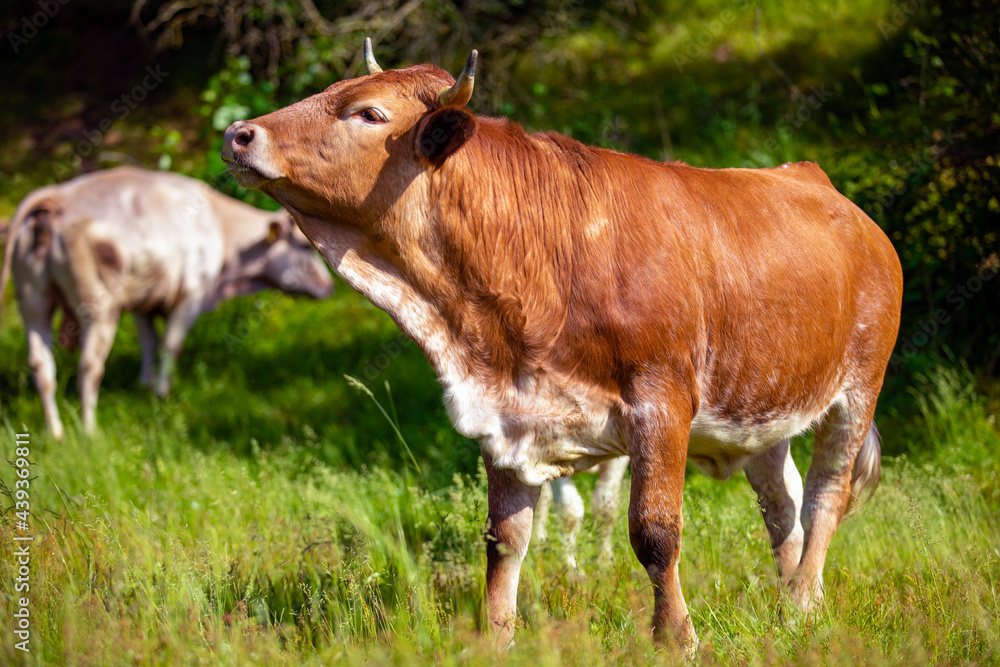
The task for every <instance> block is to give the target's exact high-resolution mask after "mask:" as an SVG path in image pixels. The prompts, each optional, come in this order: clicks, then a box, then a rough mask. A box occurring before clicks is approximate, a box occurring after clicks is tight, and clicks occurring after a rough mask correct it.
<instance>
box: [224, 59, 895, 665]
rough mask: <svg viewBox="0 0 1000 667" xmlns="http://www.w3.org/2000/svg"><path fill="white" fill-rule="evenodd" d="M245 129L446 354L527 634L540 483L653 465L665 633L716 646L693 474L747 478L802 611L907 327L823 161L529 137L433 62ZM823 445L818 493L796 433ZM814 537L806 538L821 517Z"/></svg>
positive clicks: (510, 621)
mask: <svg viewBox="0 0 1000 667" xmlns="http://www.w3.org/2000/svg"><path fill="white" fill-rule="evenodd" d="M366 55H367V56H368V57H367V58H366V60H367V61H368V63H369V69H370V74H369V75H367V76H362V77H359V78H356V79H350V80H346V81H341V82H340V83H337V84H334V85H333V86H331V87H329V88H328V89H326V90H325V91H324V92H322V93H320V94H318V95H314V96H312V97H310V98H308V99H305V100H303V101H301V102H299V103H297V104H294V105H292V106H290V107H287V108H285V109H281V110H278V111H275V112H273V113H270V114H268V115H266V116H262V117H260V118H257V119H255V120H253V121H239V122H236V123H234V124H233V125H231V126H230V127H229V129H228V130H227V131H226V137H225V141H224V143H223V149H222V156H223V159H224V160H225V161H226V162H227V163H228V165H229V169H230V171H231V172H232V173H233V175H234V176H235V177H236V179H237V180H238V181H239V182H241V183H243V184H244V185H246V186H249V187H255V188H259V189H261V190H263V191H264V192H266V193H267V194H269V195H271V196H272V197H274V198H275V199H277V200H278V201H279V202H280V203H281V204H282V205H284V206H285V207H286V208H287V209H288V210H289V211H291V212H292V214H293V215H294V216H295V219H296V221H297V222H298V223H299V225H300V226H301V227H302V230H303V231H304V232H305V233H306V236H308V237H309V238H310V239H312V241H313V243H314V244H315V245H316V247H317V248H318V249H319V251H320V252H321V253H322V254H323V255H324V256H325V257H326V258H327V260H328V261H329V262H330V264H331V265H332V266H333V267H334V269H335V270H336V272H337V273H338V274H339V275H340V276H341V277H343V278H344V280H346V281H347V282H348V283H349V284H350V285H351V286H353V287H354V288H355V289H357V290H358V291H360V292H362V293H363V294H364V295H365V296H367V297H368V298H369V299H370V300H371V301H372V302H373V303H374V304H375V305H377V306H379V307H380V308H382V309H384V310H385V311H387V312H388V313H389V314H390V315H391V316H392V317H393V319H394V320H395V321H396V323H397V324H398V325H399V327H400V328H401V329H402V330H403V331H404V332H405V333H406V334H407V335H408V336H410V337H411V338H412V339H413V340H414V341H415V342H416V344H417V345H419V346H420V348H421V349H422V350H423V352H424V353H425V354H426V355H427V357H428V358H429V359H430V361H431V363H432V364H433V366H434V368H435V369H436V371H437V373H438V376H439V378H440V381H441V383H442V384H443V385H444V388H445V400H446V403H447V406H448V409H449V413H450V416H451V419H452V421H453V423H454V425H455V428H456V429H457V430H458V431H459V432H461V433H462V434H464V435H466V436H468V437H470V438H478V439H479V442H480V448H481V451H482V455H483V459H484V461H485V464H486V472H487V477H488V483H489V510H488V519H487V575H486V579H487V596H488V608H489V615H490V620H491V623H492V627H493V630H494V632H496V633H497V635H498V641H499V642H500V643H506V642H507V641H508V640H509V639H510V638H511V636H512V633H513V626H514V620H515V617H516V605H515V602H516V594H517V582H518V574H519V571H520V567H521V561H522V559H523V557H524V554H525V551H526V549H527V544H528V540H529V537H530V533H531V523H532V512H533V510H534V507H535V503H536V500H537V498H538V493H539V488H540V486H541V485H542V484H543V483H544V482H546V481H548V480H551V479H554V478H556V477H559V476H562V475H568V474H572V473H574V472H576V471H579V470H582V469H585V468H588V467H589V466H592V465H594V464H595V463H597V462H600V461H603V460H606V459H609V458H611V457H614V456H618V455H621V454H627V455H628V456H629V457H630V459H631V464H632V490H631V502H630V507H629V532H630V536H631V542H632V547H633V549H634V550H635V554H636V556H637V557H638V559H639V562H641V563H642V565H643V566H645V568H646V570H647V572H648V573H649V577H650V579H651V580H652V583H653V590H654V597H655V606H654V609H653V619H652V625H653V631H654V635H657V636H661V635H665V636H668V637H669V636H673V637H675V638H676V640H677V642H678V643H679V644H680V645H681V646H682V647H684V648H686V649H687V650H692V649H693V647H694V646H695V645H696V642H697V638H696V636H695V632H694V629H693V627H692V625H691V621H690V618H689V616H688V612H687V607H686V606H685V603H684V597H683V595H682V593H681V586H680V579H679V577H678V572H677V563H678V558H679V554H680V544H681V525H682V521H681V497H682V488H683V484H684V469H685V463H686V461H687V460H688V459H690V460H691V461H693V462H694V463H696V464H698V465H699V466H700V467H701V468H702V469H704V470H705V471H706V472H707V473H708V474H710V475H712V476H713V477H717V478H720V479H725V478H727V477H729V476H730V475H731V474H732V473H734V472H737V471H739V470H746V474H747V477H748V478H749V480H750V483H751V484H752V486H753V488H754V490H755V491H756V493H757V494H758V497H759V502H760V506H761V508H762V510H763V513H764V517H765V520H766V524H767V528H768V533H769V536H770V539H771V544H772V548H773V551H774V554H775V559H776V563H777V567H778V570H779V572H780V576H781V579H782V581H783V582H784V584H786V585H787V587H788V590H789V593H790V597H791V600H792V601H793V602H794V604H795V605H796V606H797V607H798V608H799V609H802V610H809V609H812V608H814V607H815V606H816V605H817V603H819V602H820V600H821V599H822V595H823V586H822V575H823V564H824V561H825V559H826V551H827V548H828V546H829V544H830V540H831V539H832V537H833V535H834V533H835V532H836V530H837V526H838V524H839V523H840V521H841V519H842V517H843V516H844V514H845V512H846V510H847V509H848V506H849V505H850V504H851V498H852V496H853V497H859V496H861V495H862V493H863V492H865V491H869V490H873V489H874V486H875V485H876V483H877V481H878V475H879V468H880V466H879V442H878V437H877V434H876V432H875V430H874V426H873V421H872V417H873V414H874V412H875V401H876V398H877V397H878V394H879V390H880V388H881V386H882V379H883V375H884V373H885V369H886V364H887V362H888V359H889V355H890V352H891V351H892V348H893V343H894V341H895V338H896V333H897V329H898V325H899V314H900V300H901V289H902V276H901V270H900V265H899V260H898V258H897V257H896V253H895V252H894V250H893V247H892V244H891V243H890V242H889V240H888V239H887V238H886V236H885V235H884V234H883V233H882V231H881V230H880V229H879V228H878V226H877V225H875V223H873V222H872V221H871V220H870V219H869V218H868V217H867V216H866V215H865V214H864V213H863V212H862V211H861V210H860V209H859V208H858V207H857V206H855V205H854V204H852V203H851V202H850V201H849V200H848V199H847V198H845V197H844V196H842V195H841V194H839V193H838V192H837V191H836V190H835V189H834V187H833V185H832V184H831V183H830V180H829V179H828V178H827V177H826V175H825V174H824V173H823V171H822V170H821V169H820V168H819V167H818V166H816V165H815V164H811V163H808V162H804V163H798V164H785V165H782V166H781V167H777V168H774V169H720V170H714V169H697V168H694V167H689V166H687V165H685V164H680V163H672V164H661V163H658V162H654V161H652V160H648V159H646V158H643V157H639V156H636V155H626V154H621V153H617V152H614V151H610V150H604V149H600V148H592V147H589V146H584V145H582V144H580V143H579V142H576V141H574V140H572V139H569V138H567V137H564V136H561V135H559V134H555V133H546V134H536V135H528V134H526V133H525V132H524V131H523V130H522V129H521V127H520V126H518V125H516V124H515V123H512V122H509V121H507V120H502V119H496V118H485V117H481V116H476V115H473V114H472V113H470V112H468V111H466V110H465V108H464V107H465V105H466V104H467V103H468V101H469V99H470V97H471V94H472V87H473V77H474V70H475V63H476V52H475V51H473V53H472V57H470V59H469V63H468V64H467V65H466V69H465V70H464V71H463V73H462V74H461V75H460V76H459V79H458V81H457V83H456V82H455V80H454V79H452V77H451V76H449V75H448V73H447V72H445V71H444V70H442V69H440V68H438V67H434V66H431V65H417V66H414V67H409V68H406V69H401V70H391V71H385V72H383V71H381V69H379V68H378V66H377V65H376V64H375V63H374V58H371V56H370V49H368V53H367V54H366ZM810 427H813V428H815V448H814V453H813V458H812V464H811V466H810V468H809V473H808V475H807V477H806V481H805V499H804V500H805V502H804V503H803V488H802V480H801V478H800V476H799V473H798V471H797V470H796V468H795V464H794V463H793V461H792V458H791V457H790V455H789V438H790V437H791V436H793V435H795V434H797V433H801V432H803V431H805V430H806V429H808V428H810ZM800 517H801V520H800Z"/></svg>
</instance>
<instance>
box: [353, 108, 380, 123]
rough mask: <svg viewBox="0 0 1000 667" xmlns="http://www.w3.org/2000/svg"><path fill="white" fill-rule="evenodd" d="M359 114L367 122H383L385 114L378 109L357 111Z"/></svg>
mask: <svg viewBox="0 0 1000 667" xmlns="http://www.w3.org/2000/svg"><path fill="white" fill-rule="evenodd" d="M358 115H359V116H361V117H362V118H364V119H365V120H366V121H368V122H369V123H384V122H385V116H383V115H382V112H381V111H379V110H378V109H365V110H364V111H362V112H360V113H358Z"/></svg>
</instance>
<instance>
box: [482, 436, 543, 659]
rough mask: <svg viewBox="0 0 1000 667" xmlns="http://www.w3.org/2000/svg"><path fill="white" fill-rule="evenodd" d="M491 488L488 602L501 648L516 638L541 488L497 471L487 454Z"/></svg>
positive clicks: (487, 543)
mask: <svg viewBox="0 0 1000 667" xmlns="http://www.w3.org/2000/svg"><path fill="white" fill-rule="evenodd" d="M483 461H484V462H485V463H486V479H487V483H488V485H489V488H488V492H489V515H488V517H487V519H486V599H487V609H488V610H489V611H488V613H489V621H490V627H491V630H492V633H493V636H494V639H495V641H496V643H497V645H498V646H500V647H506V646H507V645H509V644H510V642H511V640H512V639H513V637H514V625H515V622H516V620H517V582H518V580H519V578H520V576H521V561H522V560H524V555H525V554H526V553H527V552H528V542H529V541H530V539H531V523H532V521H531V519H532V517H533V515H534V512H535V505H536V504H537V503H538V494H539V491H540V489H541V487H538V486H528V485H526V484H523V483H522V482H520V481H518V480H517V478H516V477H514V475H512V474H510V472H509V471H506V470H502V469H499V468H496V467H495V466H494V465H493V462H492V460H491V458H490V456H489V454H487V453H486V452H485V451H484V452H483Z"/></svg>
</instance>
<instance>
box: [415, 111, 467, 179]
mask: <svg viewBox="0 0 1000 667" xmlns="http://www.w3.org/2000/svg"><path fill="white" fill-rule="evenodd" d="M475 133H476V118H475V116H473V115H472V114H471V113H469V112H468V111H466V110H465V109H459V108H456V107H445V108H443V109H438V110H437V111H435V112H433V113H430V114H428V115H427V116H425V117H424V119H423V120H421V121H420V125H419V126H418V127H417V146H416V149H417V157H419V158H420V159H421V160H426V161H427V162H429V163H431V164H432V165H434V166H435V167H440V166H441V165H442V164H443V163H444V161H445V160H446V159H448V156H449V155H451V154H452V153H454V152H455V151H457V150H458V149H459V148H461V147H462V146H463V145H465V142H466V141H468V140H469V139H471V138H472V135H474V134H475Z"/></svg>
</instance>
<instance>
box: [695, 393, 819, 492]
mask: <svg viewBox="0 0 1000 667" xmlns="http://www.w3.org/2000/svg"><path fill="white" fill-rule="evenodd" d="M828 407H829V406H827V407H824V408H823V409H821V410H817V411H804V412H789V413H787V414H783V415H781V416H777V417H774V418H772V419H770V420H767V421H764V422H762V423H759V424H753V425H741V424H737V423H733V422H731V421H728V420H726V419H722V418H719V417H716V416H713V415H711V414H710V413H708V412H707V411H706V412H701V413H699V414H698V415H696V416H695V418H694V421H692V422H691V436H690V439H689V441H688V460H689V461H691V463H693V464H694V465H695V466H697V467H698V468H699V469H700V470H701V471H702V472H704V473H705V474H706V475H708V476H710V477H714V478H715V479H729V477H730V476H731V475H732V474H733V473H734V472H739V471H740V470H742V469H743V467H744V466H745V465H746V463H747V461H748V460H749V459H750V458H751V457H752V456H754V455H756V454H760V453H762V452H765V451H767V450H768V449H770V448H771V447H774V446H775V445H776V444H778V443H779V442H781V441H782V440H784V439H785V438H790V437H792V436H794V435H798V434H799V433H802V432H803V431H805V430H806V429H808V428H809V427H810V426H811V425H812V424H813V423H814V422H816V420H818V419H819V418H820V417H821V416H822V415H823V413H824V412H825V411H826V410H827V409H828Z"/></svg>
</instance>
